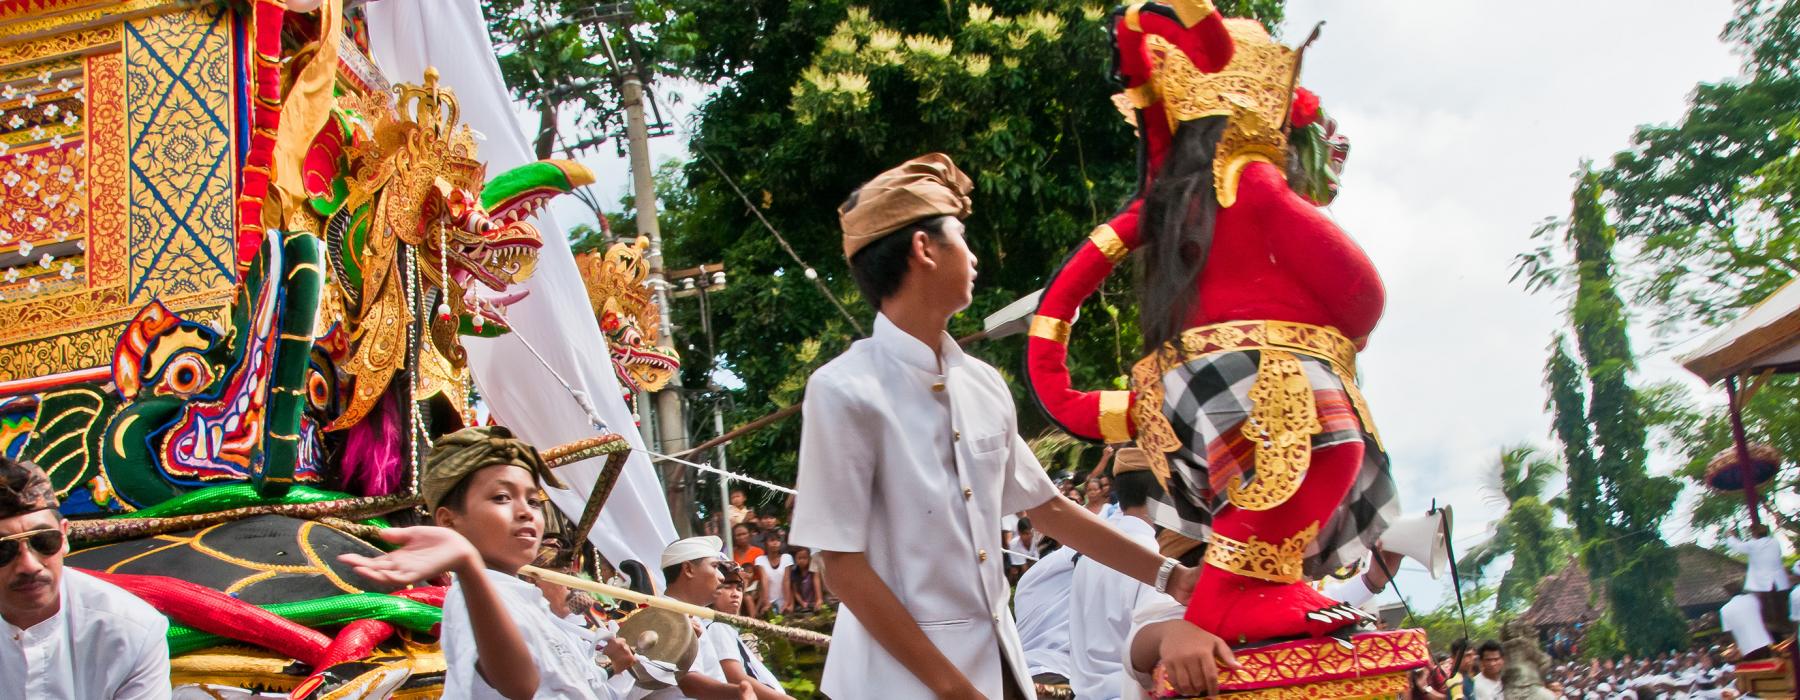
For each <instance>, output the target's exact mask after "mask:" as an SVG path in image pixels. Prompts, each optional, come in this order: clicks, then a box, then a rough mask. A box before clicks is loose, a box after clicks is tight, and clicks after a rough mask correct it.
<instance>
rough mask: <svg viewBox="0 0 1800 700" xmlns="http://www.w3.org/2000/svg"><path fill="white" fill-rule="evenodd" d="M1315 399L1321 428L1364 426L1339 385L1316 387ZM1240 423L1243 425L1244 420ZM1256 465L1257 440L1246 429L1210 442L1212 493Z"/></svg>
mask: <svg viewBox="0 0 1800 700" xmlns="http://www.w3.org/2000/svg"><path fill="white" fill-rule="evenodd" d="M1313 403H1314V404H1315V405H1316V406H1317V407H1318V408H1317V410H1318V414H1319V425H1320V426H1321V430H1320V431H1319V432H1321V433H1335V432H1338V431H1347V430H1362V419H1360V418H1357V416H1356V408H1355V407H1353V406H1351V405H1350V397H1349V396H1346V395H1345V394H1344V392H1341V391H1337V390H1335V389H1331V390H1322V391H1321V390H1315V391H1313ZM1238 425H1239V426H1242V425H1243V423H1239V424H1238ZM1255 465H1256V441H1254V440H1251V439H1250V438H1247V437H1244V433H1243V431H1242V430H1239V429H1238V428H1232V429H1231V430H1228V431H1226V432H1225V434H1223V435H1220V436H1219V439H1217V440H1214V441H1212V442H1210V443H1208V444H1207V445H1206V478H1207V482H1208V488H1210V489H1211V492H1212V493H1219V492H1221V491H1224V490H1225V486H1226V484H1229V483H1230V482H1231V481H1232V480H1233V479H1239V478H1242V477H1243V474H1244V472H1245V471H1248V470H1249V469H1250V468H1251V467H1253V466H1255ZM1204 495H1207V496H1210V495H1211V494H1204Z"/></svg>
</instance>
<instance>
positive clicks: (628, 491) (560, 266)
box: [368, 0, 675, 590]
mask: <svg viewBox="0 0 1800 700" xmlns="http://www.w3.org/2000/svg"><path fill="white" fill-rule="evenodd" d="M368 18H369V48H370V52H371V53H373V54H374V55H375V60H376V62H377V63H378V64H379V65H380V66H381V68H382V71H383V72H384V73H385V74H386V75H387V77H388V79H389V80H390V81H393V82H411V83H418V82H421V81H422V80H423V79H424V75H425V69H426V68H427V67H429V66H436V67H437V69H438V72H439V73H440V74H441V77H440V78H439V83H440V84H442V85H445V86H447V87H449V88H451V89H453V90H455V91H456V97H457V100H458V102H459V103H460V104H461V107H462V119H463V122H464V123H466V124H468V125H469V127H470V128H473V129H475V130H476V131H477V132H480V133H481V134H483V135H485V136H486V139H485V140H484V141H481V143H480V149H481V151H480V155H481V158H482V159H483V160H485V161H487V163H488V173H489V174H490V175H492V174H496V173H499V172H502V171H504V170H506V169H507V168H511V167H515V166H518V165H521V164H524V163H527V162H531V161H534V160H536V158H535V157H534V156H533V155H532V150H531V148H530V147H529V146H528V145H527V141H526V139H525V133H524V130H523V129H522V128H521V127H520V124H519V121H518V117H517V115H516V114H515V113H514V112H513V105H512V98H511V96H510V95H509V94H508V93H507V90H506V84H505V82H504V81H503V80H502V79H501V77H500V64H499V62H498V61H497V60H495V52H494V47H493V44H492V43H491V42H489V40H488V32H487V22H486V20H485V18H484V17H483V16H482V12H481V6H480V4H479V3H478V2H476V0H384V1H383V2H375V3H370V4H369V5H368ZM537 225H538V229H539V231H540V232H542V233H543V237H544V247H543V250H542V251H541V252H540V253H539V257H538V264H537V272H536V273H535V274H534V275H532V277H531V279H530V280H529V281H527V282H526V283H525V285H524V286H525V289H527V290H529V291H530V292H531V295H530V296H528V297H526V298H525V299H524V300H523V301H520V302H518V303H516V304H514V305H513V306H512V307H511V308H509V309H508V310H507V320H508V321H510V322H511V325H512V329H513V333H512V334H509V335H506V336H503V337H500V338H496V339H492V340H486V339H480V338H465V339H464V344H465V345H466V346H467V347H468V350H469V366H470V368H471V369H472V370H473V371H474V374H475V381H476V383H477V384H478V385H479V386H480V387H481V394H482V397H483V398H484V399H486V401H487V404H488V407H489V409H490V410H491V411H492V412H493V415H494V418H495V420H497V421H498V422H500V423H501V424H503V425H505V426H507V427H509V428H511V429H512V430H513V431H514V432H515V433H517V434H518V435H519V436H520V437H521V438H523V439H525V440H527V441H529V442H531V443H532V444H535V445H538V446H539V447H550V446H552V445H558V444H562V443H567V442H571V441H574V440H579V439H581V438H586V437H592V436H594V435H596V434H598V432H597V431H596V430H595V429H594V428H593V426H592V425H590V424H589V422H588V418H587V415H586V414H585V413H584V412H583V411H582V409H581V407H580V406H579V405H577V404H576V402H575V399H574V398H572V397H571V396H569V394H568V392H566V391H564V390H563V388H562V385H561V384H560V383H558V382H557V381H556V378H555V377H554V376H553V375H552V374H551V373H550V372H549V371H548V370H546V369H545V367H544V364H543V363H540V362H538V361H537V359H536V358H534V357H533V356H532V355H531V352H530V350H528V349H526V347H525V346H524V343H523V342H521V341H520V339H519V337H518V336H525V337H527V338H529V339H530V340H531V345H532V347H535V348H536V349H537V351H538V352H539V353H542V354H543V356H544V359H545V360H546V361H547V362H548V363H549V364H550V365H551V366H552V367H555V368H556V373H557V374H560V375H561V376H562V377H563V378H564V379H565V380H567V381H568V382H569V383H570V384H571V385H573V386H574V387H575V388H576V389H579V390H581V391H584V392H587V394H588V396H590V397H592V398H593V402H594V404H595V406H596V408H598V409H599V412H600V415H601V417H602V418H604V419H605V420H606V422H607V425H608V427H609V428H611V429H612V430H614V431H616V432H619V433H622V434H623V435H625V438H626V439H627V440H629V441H630V442H631V446H632V447H633V448H634V451H633V452H632V455H631V458H630V460H629V461H628V462H627V463H626V465H625V470H624V474H623V475H622V476H621V477H620V481H619V484H618V486H617V487H615V488H614V490H613V493H612V495H611V497H610V498H608V500H607V503H606V506H605V507H604V508H603V509H602V510H601V515H600V521H599V523H598V524H597V525H596V526H595V527H594V531H593V533H592V534H591V535H590V536H589V539H590V540H592V541H593V543H594V546H595V547H596V548H598V549H599V551H600V553H601V555H602V556H605V557H606V558H607V560H609V561H612V562H614V563H615V564H616V563H618V562H622V561H624V560H627V559H635V560H637V561H639V562H641V563H643V564H644V568H645V569H647V570H648V571H649V572H650V575H651V576H652V577H653V578H655V579H657V586H658V590H661V575H662V574H661V572H660V571H659V570H658V569H657V567H656V562H657V561H658V560H659V557H660V556H661V553H662V548H663V546H664V545H665V544H667V543H669V542H672V541H674V540H675V525H674V522H673V521H672V520H671V519H670V517H669V508H668V504H667V503H665V502H664V500H663V492H662V484H661V482H660V481H659V480H658V479H657V477H656V473H655V471H654V470H652V469H651V466H650V461H649V459H648V458H646V457H645V456H644V452H643V448H644V441H643V436H642V435H640V434H639V433H638V430H637V427H636V425H635V424H634V423H633V420H632V416H631V412H630V410H629V409H627V408H626V406H625V402H624V400H623V399H622V398H621V395H620V391H619V381H618V377H617V376H616V375H614V374H613V367H612V358H611V356H610V355H609V354H608V353H607V350H606V338H605V336H603V335H601V333H600V329H599V326H598V325H597V324H596V323H595V322H594V315H593V312H592V311H591V309H590V307H589V306H588V301H587V292H586V289H585V287H583V286H582V283H581V274H580V273H579V272H578V271H577V270H576V268H575V257H574V255H573V254H572V253H571V252H570V250H569V242H568V239H567V237H566V236H565V235H564V233H563V230H562V228H561V227H560V226H558V225H557V224H556V221H555V219H554V218H553V217H551V216H550V214H549V213H548V212H546V213H544V214H542V215H540V216H539V217H538V218H537ZM603 466H604V460H599V459H591V460H587V461H585V462H581V463H579V464H574V465H570V466H567V467H563V468H561V469H558V470H557V475H558V476H559V477H561V479H562V480H563V482H564V483H565V484H567V485H568V486H569V488H568V489H566V490H564V489H550V490H549V491H550V500H551V501H552V502H554V503H555V504H556V506H557V508H560V509H561V510H562V511H563V512H564V513H566V514H568V515H569V517H570V518H571V519H573V518H577V517H580V515H581V510H582V507H583V506H584V505H585V504H586V502H587V497H588V494H589V493H590V492H591V490H592V488H593V485H594V481H595V480H596V479H597V478H598V477H599V475H600V470H601V468H602V467H603Z"/></svg>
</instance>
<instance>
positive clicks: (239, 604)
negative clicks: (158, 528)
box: [81, 569, 331, 668]
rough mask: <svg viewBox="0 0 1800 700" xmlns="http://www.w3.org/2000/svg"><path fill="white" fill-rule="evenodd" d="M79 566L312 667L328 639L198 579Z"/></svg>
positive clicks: (172, 613)
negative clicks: (114, 571) (206, 585)
mask: <svg viewBox="0 0 1800 700" xmlns="http://www.w3.org/2000/svg"><path fill="white" fill-rule="evenodd" d="M81 571H82V572H83V573H86V574H89V575H91V576H93V577H95V578H98V579H100V580H102V581H105V582H107V583H110V584H113V585H115V586H118V587H120V588H123V589H125V590H127V591H130V592H131V594H132V595H135V596H137V597H139V598H142V599H144V602H146V603H149V604H150V606H151V607H153V608H156V609H157V611H158V612H161V613H162V614H164V615H166V616H168V617H169V619H172V620H174V621H176V622H179V623H181V624H184V625H187V626H189V627H192V628H194V629H197V630H200V631H202V632H206V633H208V634H216V635H219V636H221V637H225V638H226V639H235V640H237V641H240V642H245V643H247V644H252V645H255V646H259V647H263V648H266V649H270V650H273V651H275V652H276V653H278V654H284V655H286V656H288V657H289V658H293V659H298V660H300V661H302V662H305V663H306V664H307V665H310V666H313V667H315V668H316V667H318V665H319V664H318V662H319V660H320V659H322V658H324V653H325V649H326V647H327V646H329V645H330V644H331V640H330V639H329V638H327V637H326V636H325V635H323V634H320V633H319V632H317V631H314V630H311V629H307V628H306V627H304V626H302V625H300V624H298V623H295V622H290V621H288V620H286V619H283V618H282V617H281V616H279V615H276V614H275V613H272V612H269V611H267V610H264V609H262V608H259V607H256V606H254V605H251V604H249V603H246V602H244V601H242V600H239V599H237V598H233V597H231V596H229V595H226V594H224V593H220V592H218V591H215V590H213V589H211V588H207V587H205V586H202V585H200V584H198V583H190V582H187V581H183V580H181V579H176V578H170V577H167V576H146V575H139V574H109V573H104V572H100V571H88V570H86V569H82V570H81Z"/></svg>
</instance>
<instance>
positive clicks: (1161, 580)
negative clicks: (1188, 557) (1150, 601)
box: [1156, 557, 1181, 593]
mask: <svg viewBox="0 0 1800 700" xmlns="http://www.w3.org/2000/svg"><path fill="white" fill-rule="evenodd" d="M1177 566H1181V562H1178V561H1175V560H1174V559H1170V558H1168V557H1163V563H1162V566H1161V567H1158V568H1157V570H1156V592H1157V593H1168V592H1169V574H1172V573H1174V572H1175V567H1177Z"/></svg>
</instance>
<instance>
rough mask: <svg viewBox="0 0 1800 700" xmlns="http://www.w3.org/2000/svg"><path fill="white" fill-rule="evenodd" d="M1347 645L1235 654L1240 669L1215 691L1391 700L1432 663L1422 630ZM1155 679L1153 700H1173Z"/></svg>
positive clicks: (1322, 642)
mask: <svg viewBox="0 0 1800 700" xmlns="http://www.w3.org/2000/svg"><path fill="white" fill-rule="evenodd" d="M1350 642H1351V648H1349V649H1345V648H1344V647H1343V646H1341V645H1340V644H1339V643H1338V642H1337V641H1336V640H1333V639H1303V640H1299V641H1293V642H1284V643H1281V644H1274V645H1271V646H1266V647H1257V648H1254V649H1244V650H1240V651H1237V652H1235V653H1236V655H1237V660H1238V665H1240V666H1242V667H1243V668H1241V669H1240V670H1236V671H1227V672H1225V673H1223V674H1221V675H1220V677H1219V690H1220V691H1221V692H1222V693H1226V694H1227V695H1225V696H1226V697H1231V698H1243V699H1250V698H1254V699H1255V700H1275V699H1277V698H1336V699H1348V698H1368V697H1393V695H1394V693H1396V692H1399V691H1401V690H1404V689H1405V688H1406V676H1407V672H1408V671H1411V670H1412V669H1415V668H1419V667H1421V666H1424V665H1426V664H1429V663H1431V647H1430V646H1429V645H1428V644H1426V641H1425V631H1424V630H1417V629H1410V630H1397V631H1392V632H1369V633H1365V634H1359V635H1356V636H1355V637H1352V638H1351V640H1350ZM1156 679H1157V694H1156V696H1157V697H1159V698H1171V697H1177V696H1176V695H1175V694H1174V691H1173V689H1172V687H1171V686H1170V685H1169V683H1168V681H1167V680H1166V679H1164V678H1163V675H1162V670H1161V669H1160V668H1159V669H1157V673H1156ZM1396 680H1397V681H1398V685H1392V686H1391V687H1390V684H1392V683H1394V682H1395V681H1396Z"/></svg>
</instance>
